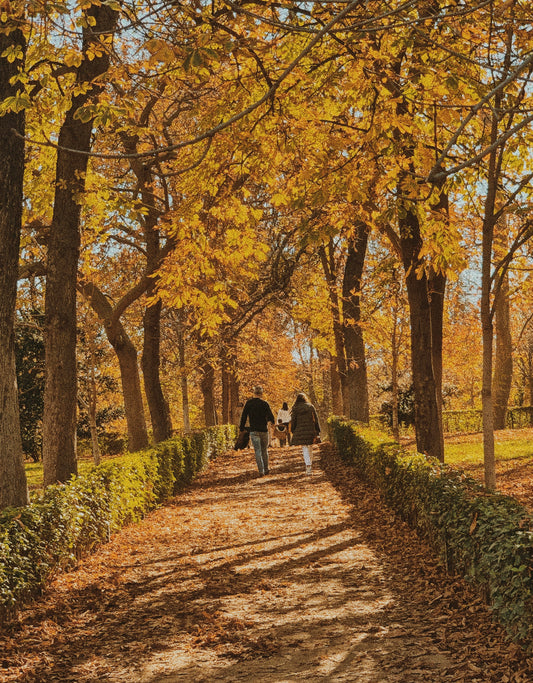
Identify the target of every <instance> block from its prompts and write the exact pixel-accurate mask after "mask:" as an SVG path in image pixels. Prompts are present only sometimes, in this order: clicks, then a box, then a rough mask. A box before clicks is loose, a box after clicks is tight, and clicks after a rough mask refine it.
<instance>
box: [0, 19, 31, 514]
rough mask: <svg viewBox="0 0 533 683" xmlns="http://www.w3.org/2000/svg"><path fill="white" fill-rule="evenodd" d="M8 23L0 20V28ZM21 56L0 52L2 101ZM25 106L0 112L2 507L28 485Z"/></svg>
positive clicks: (3, 40) (13, 38) (16, 500)
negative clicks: (22, 382) (19, 343)
mask: <svg viewBox="0 0 533 683" xmlns="http://www.w3.org/2000/svg"><path fill="white" fill-rule="evenodd" d="M5 28H6V24H5V23H4V22H2V23H0V29H5ZM12 46H14V47H20V48H21V49H22V52H23V53H24V54H25V52H26V43H25V40H24V36H23V34H22V32H21V31H20V30H13V31H12V32H10V33H8V34H6V33H0V55H1V54H2V53H3V52H4V50H6V49H8V48H10V47H12ZM19 63H20V62H17V61H15V62H9V61H8V59H7V58H4V57H0V101H2V100H4V99H5V98H6V97H10V96H11V97H12V96H14V95H15V94H16V92H17V86H13V85H11V84H10V82H9V80H10V79H11V78H12V77H13V76H15V75H16V74H17V71H18V68H19ZM13 130H16V131H17V132H18V133H19V134H20V135H21V136H23V135H24V130H25V117H24V112H23V111H21V112H18V113H13V112H10V113H8V114H5V115H4V116H3V117H1V118H0V187H1V188H2V191H1V192H0V509H1V508H4V507H7V506H21V505H26V504H27V503H28V486H27V483H26V473H25V470H24V457H23V453H22V441H21V436H20V421H19V404H18V395H17V375H16V371H15V333H14V324H15V307H16V297H17V278H18V261H19V248H20V231H21V223H22V185H23V179H24V141H23V140H22V138H21V137H20V138H19V137H17V136H16V135H15V134H14V133H13Z"/></svg>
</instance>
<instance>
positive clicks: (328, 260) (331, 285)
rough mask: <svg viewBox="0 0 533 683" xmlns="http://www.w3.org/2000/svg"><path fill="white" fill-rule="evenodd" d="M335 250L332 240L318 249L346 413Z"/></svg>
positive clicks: (343, 353) (346, 390)
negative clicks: (326, 245) (325, 285)
mask: <svg viewBox="0 0 533 683" xmlns="http://www.w3.org/2000/svg"><path fill="white" fill-rule="evenodd" d="M333 251H334V247H333V241H332V240H330V241H329V244H328V248H327V250H326V248H325V247H324V246H321V247H320V248H319V250H318V252H319V255H320V261H321V263H322V269H323V271H324V276H325V278H326V284H327V287H328V295H329V302H330V310H331V317H332V323H333V337H334V340H335V355H334V356H333V358H334V360H335V364H336V372H337V376H338V378H339V380H340V385H341V394H340V395H341V399H342V405H341V406H340V408H341V412H340V413H339V414H341V415H344V414H345V413H346V412H347V410H348V405H349V397H348V383H347V372H346V355H345V353H346V352H345V349H344V334H343V326H342V320H341V309H340V306H339V295H338V292H337V281H336V268H335V262H334V253H333Z"/></svg>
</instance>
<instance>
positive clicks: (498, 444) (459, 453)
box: [444, 439, 533, 465]
mask: <svg viewBox="0 0 533 683" xmlns="http://www.w3.org/2000/svg"><path fill="white" fill-rule="evenodd" d="M494 452H495V455H496V460H515V459H518V458H533V440H531V439H516V440H508V439H506V440H503V441H498V440H496V441H495V444H494ZM444 459H445V462H447V463H448V464H449V465H460V464H469V465H479V464H482V463H483V443H482V441H480V440H479V439H476V440H474V439H472V440H471V441H462V442H460V443H447V444H445V446H444Z"/></svg>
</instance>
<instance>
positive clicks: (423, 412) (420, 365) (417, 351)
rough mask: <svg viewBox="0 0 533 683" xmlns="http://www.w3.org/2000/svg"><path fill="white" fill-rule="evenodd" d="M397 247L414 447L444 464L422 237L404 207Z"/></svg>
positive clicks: (411, 211)
mask: <svg viewBox="0 0 533 683" xmlns="http://www.w3.org/2000/svg"><path fill="white" fill-rule="evenodd" d="M399 227H400V246H401V250H402V260H403V265H404V268H405V273H406V285H407V298H408V301H409V316H410V323H411V367H412V373H413V388H414V392H415V431H416V446H417V449H418V451H419V452H420V453H424V454H426V455H428V456H432V457H435V458H437V459H438V460H440V461H441V462H443V461H444V450H443V438H442V422H441V421H440V415H439V409H438V403H437V387H436V384H435V376H434V373H433V348H432V344H433V342H432V334H431V327H432V325H431V307H430V295H429V285H428V278H427V276H426V274H425V271H424V270H423V267H424V266H423V263H422V261H421V259H420V256H419V254H420V249H421V247H422V238H421V236H420V225H419V222H418V218H417V216H416V214H415V213H414V211H413V210H411V209H410V208H409V207H403V211H402V215H401V216H400V218H399ZM419 270H421V271H422V272H421V273H419V272H418V271H419Z"/></svg>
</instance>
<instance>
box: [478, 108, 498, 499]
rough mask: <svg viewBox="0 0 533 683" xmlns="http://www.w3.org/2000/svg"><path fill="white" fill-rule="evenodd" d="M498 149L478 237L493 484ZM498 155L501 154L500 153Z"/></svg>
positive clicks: (487, 448)
mask: <svg viewBox="0 0 533 683" xmlns="http://www.w3.org/2000/svg"><path fill="white" fill-rule="evenodd" d="M500 105H501V96H499V95H496V98H495V103H494V106H495V110H494V111H498V110H499V107H500ZM490 138H491V143H494V142H495V141H496V140H497V138H498V118H497V116H496V114H494V115H493V117H492V122H491V133H490ZM498 154H499V152H498V150H497V149H496V148H493V149H492V151H491V153H490V154H489V160H488V169H487V194H486V196H485V207H484V212H483V229H482V241H481V307H480V318H481V333H482V340H483V366H482V384H481V401H482V404H481V412H482V419H483V463H484V480H485V486H486V487H487V488H489V489H494V488H496V457H495V452H494V408H493V396H492V354H493V341H494V329H493V312H492V310H491V293H492V292H491V290H492V272H491V271H492V248H493V243H494V225H495V221H496V218H495V208H496V196H497V192H498V178H499V175H500V162H499V161H498ZM500 159H501V156H500Z"/></svg>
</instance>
